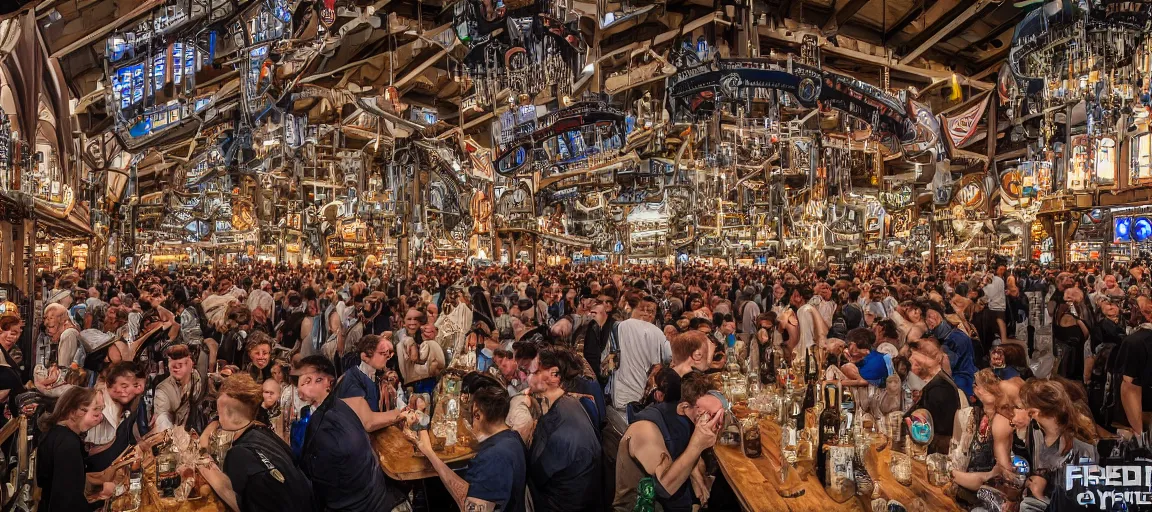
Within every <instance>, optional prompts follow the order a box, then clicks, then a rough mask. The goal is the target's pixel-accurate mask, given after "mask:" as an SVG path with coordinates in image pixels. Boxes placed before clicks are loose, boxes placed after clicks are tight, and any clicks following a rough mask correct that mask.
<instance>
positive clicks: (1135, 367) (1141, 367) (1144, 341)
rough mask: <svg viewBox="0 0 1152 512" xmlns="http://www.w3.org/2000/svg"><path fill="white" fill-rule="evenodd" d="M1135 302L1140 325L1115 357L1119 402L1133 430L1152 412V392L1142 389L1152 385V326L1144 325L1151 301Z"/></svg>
mask: <svg viewBox="0 0 1152 512" xmlns="http://www.w3.org/2000/svg"><path fill="white" fill-rule="evenodd" d="M1136 305H1137V306H1138V307H1139V308H1140V313H1139V314H1140V315H1141V316H1142V317H1143V318H1142V319H1143V322H1142V323H1141V327H1140V328H1139V329H1137V330H1135V331H1133V332H1132V334H1129V335H1128V336H1126V337H1124V341H1122V342H1121V343H1120V348H1119V352H1118V355H1117V356H1115V357H1117V363H1118V365H1119V367H1120V374H1121V375H1120V377H1121V379H1122V380H1121V383H1120V403H1122V404H1123V406H1124V416H1125V419H1126V420H1127V422H1128V425H1129V426H1130V427H1132V430H1133V431H1134V432H1144V431H1146V430H1147V429H1148V416H1149V413H1150V412H1152V393H1148V392H1146V390H1145V389H1144V388H1147V387H1149V386H1152V329H1148V328H1146V327H1147V326H1148V323H1149V322H1152V300H1150V299H1149V298H1148V297H1139V298H1137V299H1136Z"/></svg>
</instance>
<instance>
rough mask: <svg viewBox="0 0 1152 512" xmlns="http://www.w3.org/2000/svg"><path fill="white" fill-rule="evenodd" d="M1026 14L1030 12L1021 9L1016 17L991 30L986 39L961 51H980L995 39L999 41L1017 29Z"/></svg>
mask: <svg viewBox="0 0 1152 512" xmlns="http://www.w3.org/2000/svg"><path fill="white" fill-rule="evenodd" d="M1025 14H1028V12H1027V11H1025V10H1023V9H1020V10H1019V11H1018V12H1017V13H1016V15H1015V16H1012V18H1011V19H1009V20H1007V21H1005V22H1004V23H1001V24H999V25H996V27H994V28H993V29H992V30H989V31H988V34H986V35H985V36H984V37H981V38H980V39H977V40H976V41H973V42H971V43H969V44H968V46H966V47H964V48H961V50H966V49H968V48H976V49H977V50H979V49H980V48H981V47H983V46H984V45H986V44H988V43H990V42H992V41H993V40H994V39H999V38H1000V36H1002V35H1004V33H1005V32H1008V31H1011V30H1013V29H1015V28H1016V25H1017V24H1018V23H1020V21H1021V20H1023V19H1024V15H1025Z"/></svg>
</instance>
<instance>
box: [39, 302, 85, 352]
mask: <svg viewBox="0 0 1152 512" xmlns="http://www.w3.org/2000/svg"><path fill="white" fill-rule="evenodd" d="M44 327H45V329H46V330H47V331H48V336H49V337H51V339H52V344H53V345H54V346H55V348H56V357H55V359H54V361H53V362H55V364H56V366H57V367H59V368H68V367H70V366H71V365H72V363H73V362H75V361H77V360H78V358H77V355H78V354H77V350H78V349H79V348H80V331H79V330H77V329H76V325H75V324H74V323H72V317H71V316H69V315H68V308H66V307H64V306H62V305H60V304H57V303H52V304H49V305H48V307H46V308H44Z"/></svg>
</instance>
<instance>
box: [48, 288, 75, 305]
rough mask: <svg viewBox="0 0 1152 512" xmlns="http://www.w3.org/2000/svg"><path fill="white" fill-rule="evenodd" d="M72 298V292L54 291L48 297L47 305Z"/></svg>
mask: <svg viewBox="0 0 1152 512" xmlns="http://www.w3.org/2000/svg"><path fill="white" fill-rule="evenodd" d="M71 296H72V290H56V291H55V292H54V293H53V294H52V295H49V296H48V304H53V303H57V302H60V301H63V300H64V299H66V298H68V297H71Z"/></svg>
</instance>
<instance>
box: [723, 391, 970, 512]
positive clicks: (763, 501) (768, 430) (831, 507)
mask: <svg viewBox="0 0 1152 512" xmlns="http://www.w3.org/2000/svg"><path fill="white" fill-rule="evenodd" d="M733 409H734V410H735V412H736V415H737V417H739V418H743V417H745V416H746V415H747V409H745V408H743V407H740V406H737V407H734V408H733ZM759 425H760V440H761V455H760V457H757V458H754V459H750V458H748V457H745V456H744V452H743V450H742V449H741V447H740V446H724V445H720V444H717V445H716V448H715V452H716V459H717V461H718V462H719V466H720V470H721V471H722V472H723V474H724V477H725V478H726V479H727V480H728V483H729V485H731V486H732V490H733V491H734V492H735V493H736V496H737V497H738V498H739V500H740V504H741V506H742V507H743V508H744V510H748V511H754V512H756V511H764V510H773V511H778V510H791V511H796V512H811V511H820V512H858V511H871V510H872V505H871V503H872V500H873V499H875V498H884V499H888V500H896V501H898V502H900V503H901V504H903V505H904V507H905V508H906V509H907V510H908V511H909V512H918V511H924V512H928V511H931V512H950V511H956V512H960V511H963V510H964V509H963V508H962V507H960V506H959V505H957V503H956V502H955V500H953V499H952V498H951V497H949V496H947V495H946V494H945V493H944V488H942V487H936V486H934V485H932V484H930V483H929V481H928V476H927V475H928V468H927V466H926V465H925V464H924V463H923V462H919V461H916V460H913V461H912V485H910V486H905V485H902V484H900V483H899V482H897V481H896V479H895V478H894V477H893V476H892V472H891V471H890V470H889V468H888V463H889V461H890V460H891V457H892V448H891V447H889V446H887V444H886V443H882V444H880V445H874V448H873V449H871V450H869V453H868V455H867V456H866V457H865V461H864V465H865V467H866V468H867V469H868V474H869V475H871V477H872V480H873V482H874V487H875V491H874V492H873V493H872V494H871V495H869V496H856V497H855V498H854V499H851V500H849V501H847V502H845V503H837V502H835V501H833V500H832V498H830V497H829V496H828V494H827V493H826V492H825V491H824V486H823V485H822V484H821V483H820V480H819V479H818V478H817V477H816V475H815V474H814V473H813V474H808V475H806V476H805V477H804V478H801V477H800V475H799V473H798V471H797V470H796V469H795V468H793V469H790V470H789V475H788V479H787V481H786V482H782V481H781V479H780V467H781V466H780V465H781V464H782V463H784V462H782V458H781V454H780V436H781V430H780V426H779V425H777V424H776V422H775V421H773V420H771V419H768V418H761V419H760V422H759ZM801 491H802V492H801ZM790 496H792V497H790Z"/></svg>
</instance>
